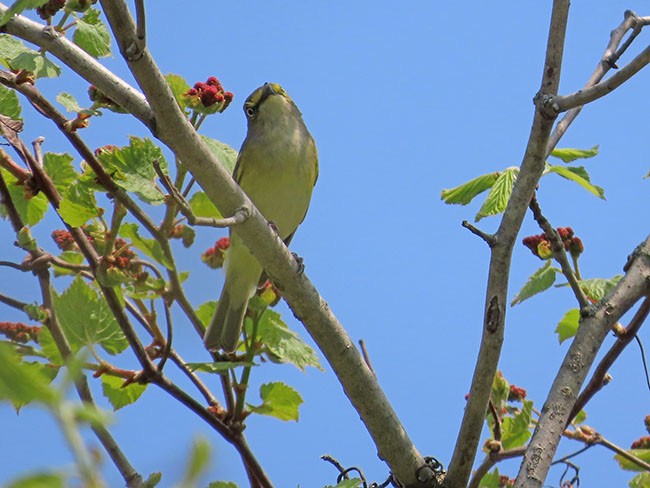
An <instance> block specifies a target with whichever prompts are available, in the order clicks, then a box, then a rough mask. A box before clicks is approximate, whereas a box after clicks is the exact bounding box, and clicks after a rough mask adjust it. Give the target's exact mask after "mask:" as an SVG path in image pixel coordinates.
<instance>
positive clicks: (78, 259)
mask: <svg viewBox="0 0 650 488" xmlns="http://www.w3.org/2000/svg"><path fill="white" fill-rule="evenodd" d="M59 259H60V260H62V261H65V262H66V263H70V264H77V265H79V264H82V263H83V262H84V256H83V254H81V253H80V252H77V251H63V252H62V253H61V254H59ZM52 270H53V271H54V276H57V277H58V276H69V275H76V274H77V273H78V271H74V270H71V269H68V268H63V267H61V266H57V265H56V264H54V263H52Z"/></svg>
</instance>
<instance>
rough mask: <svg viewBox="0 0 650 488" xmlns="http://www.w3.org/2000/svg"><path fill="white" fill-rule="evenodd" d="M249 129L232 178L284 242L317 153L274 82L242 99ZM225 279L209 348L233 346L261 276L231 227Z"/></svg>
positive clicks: (304, 206)
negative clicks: (244, 99)
mask: <svg viewBox="0 0 650 488" xmlns="http://www.w3.org/2000/svg"><path fill="white" fill-rule="evenodd" d="M243 108H244V113H245V115H246V119H247V125H248V130H247V133H246V138H245V139H244V142H243V143H242V146H241V149H240V151H239V155H238V157H237V162H236V164H235V169H234V171H233V178H234V180H235V182H237V184H238V185H239V186H240V187H241V189H242V190H243V191H244V193H246V195H247V196H248V198H249V199H250V200H251V201H252V202H253V204H254V205H255V206H256V207H257V209H258V210H259V211H260V213H261V214H262V215H263V216H264V218H265V219H266V220H267V221H268V222H269V223H271V224H272V226H273V228H274V229H275V230H276V231H277V233H278V235H279V236H280V238H281V239H282V240H283V241H284V242H285V244H287V245H288V244H289V242H290V241H291V239H292V237H293V235H294V233H295V232H296V229H297V228H298V226H299V225H300V224H301V223H302V221H303V220H304V219H305V216H306V214H307V210H308V208H309V204H310V202H311V196H312V192H313V189H314V185H315V184H316V180H317V179H318V151H317V149H316V143H315V142H314V138H313V137H312V136H311V134H310V132H309V130H308V129H307V126H306V125H305V122H304V120H303V118H302V114H301V112H300V110H299V109H298V107H297V106H296V104H295V103H294V102H293V100H292V99H291V98H290V97H289V95H288V94H287V92H285V91H284V89H283V88H282V87H281V86H280V85H279V84H277V83H265V84H264V85H262V86H260V87H259V88H257V89H256V90H255V91H253V93H251V94H250V96H249V97H248V98H247V99H246V101H245V102H244V107H243ZM224 270H225V274H226V279H225V283H224V286H223V289H222V291H221V296H220V298H219V302H218V304H217V308H216V310H215V313H214V316H213V318H212V321H211V322H210V325H209V327H208V328H207V330H206V332H205V335H204V338H203V342H204V344H205V347H206V348H207V349H208V350H212V351H214V350H219V349H222V350H223V351H224V352H226V353H232V352H234V351H235V350H236V349H237V346H238V344H239V339H240V337H241V332H242V328H243V326H244V318H245V315H246V308H247V305H248V300H249V299H250V298H251V297H252V296H253V295H254V294H255V290H256V288H257V285H258V283H259V281H260V278H261V276H262V272H263V269H262V266H261V265H260V264H259V262H258V261H257V259H255V257H254V256H253V255H252V254H251V252H250V251H249V250H248V248H247V247H246V245H245V244H244V242H243V241H242V240H241V238H240V237H239V235H238V234H237V229H236V228H234V229H233V228H231V229H230V246H229V248H228V250H227V251H226V258H225V261H224Z"/></svg>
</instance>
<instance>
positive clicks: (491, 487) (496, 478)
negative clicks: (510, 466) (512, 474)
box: [478, 468, 501, 488]
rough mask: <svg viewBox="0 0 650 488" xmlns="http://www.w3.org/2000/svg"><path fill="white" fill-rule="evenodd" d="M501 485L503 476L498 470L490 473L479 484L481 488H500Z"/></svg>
mask: <svg viewBox="0 0 650 488" xmlns="http://www.w3.org/2000/svg"><path fill="white" fill-rule="evenodd" d="M500 484H501V474H500V473H499V470H498V469H497V468H495V469H494V471H490V472H489V473H488V474H486V475H485V476H483V478H481V481H480V483H479V485H478V486H479V488H500V486H499V485H500Z"/></svg>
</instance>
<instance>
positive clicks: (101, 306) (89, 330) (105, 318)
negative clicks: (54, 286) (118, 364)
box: [54, 276, 128, 355]
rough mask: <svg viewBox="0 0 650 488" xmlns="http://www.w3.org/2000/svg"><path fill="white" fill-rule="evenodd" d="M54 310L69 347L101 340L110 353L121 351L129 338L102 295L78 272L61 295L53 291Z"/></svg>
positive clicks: (91, 343)
mask: <svg viewBox="0 0 650 488" xmlns="http://www.w3.org/2000/svg"><path fill="white" fill-rule="evenodd" d="M54 311H55V313H56V315H57V318H58V321H59V323H60V325H61V328H62V329H63V332H64V333H65V335H66V337H67V339H68V342H69V343H70V348H71V349H72V352H73V353H76V352H77V351H79V350H80V349H81V348H82V347H84V346H92V345H95V344H99V345H100V346H102V348H103V349H104V350H105V351H106V352H107V353H108V354H113V355H115V354H118V353H120V352H122V351H124V349H126V348H127V346H128V342H127V340H126V337H124V333H123V332H122V330H121V329H120V328H119V326H118V324H117V321H116V320H115V317H114V316H113V314H112V312H111V310H110V308H109V306H108V304H107V303H106V301H105V300H104V298H103V297H100V296H98V295H97V292H96V291H95V290H94V289H93V288H91V287H90V286H89V285H87V284H86V282H84V281H83V278H81V277H80V276H78V277H77V278H75V279H74V280H73V282H72V284H70V286H69V287H68V288H66V289H65V290H64V291H63V293H61V294H60V295H59V294H58V293H54Z"/></svg>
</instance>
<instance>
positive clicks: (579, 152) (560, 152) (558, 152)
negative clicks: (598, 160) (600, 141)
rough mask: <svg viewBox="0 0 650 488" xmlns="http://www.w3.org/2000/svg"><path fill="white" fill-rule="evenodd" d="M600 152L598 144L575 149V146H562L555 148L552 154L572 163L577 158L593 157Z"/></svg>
mask: <svg viewBox="0 0 650 488" xmlns="http://www.w3.org/2000/svg"><path fill="white" fill-rule="evenodd" d="M597 154H598V145H595V146H594V147H592V148H591V149H574V148H560V149H553V151H552V152H551V156H553V157H555V158H558V159H561V160H562V161H564V162H565V163H570V162H571V161H575V160H576V159H586V158H593V157H594V156H596V155H597Z"/></svg>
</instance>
